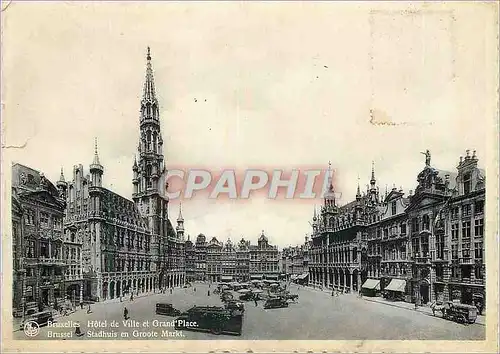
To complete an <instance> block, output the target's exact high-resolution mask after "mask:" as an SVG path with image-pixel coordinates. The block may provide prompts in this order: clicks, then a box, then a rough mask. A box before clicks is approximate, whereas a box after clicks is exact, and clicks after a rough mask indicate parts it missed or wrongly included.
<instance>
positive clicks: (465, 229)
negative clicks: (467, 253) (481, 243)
mask: <svg viewBox="0 0 500 354" xmlns="http://www.w3.org/2000/svg"><path fill="white" fill-rule="evenodd" d="M469 237H470V221H465V222H462V238H469Z"/></svg>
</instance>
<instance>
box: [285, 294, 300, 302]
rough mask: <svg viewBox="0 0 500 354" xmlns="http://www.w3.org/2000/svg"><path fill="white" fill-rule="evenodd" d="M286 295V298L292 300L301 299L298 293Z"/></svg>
mask: <svg viewBox="0 0 500 354" xmlns="http://www.w3.org/2000/svg"><path fill="white" fill-rule="evenodd" d="M284 297H285V299H286V300H292V301H293V302H296V301H297V300H298V299H299V295H297V294H286V295H285V296H284Z"/></svg>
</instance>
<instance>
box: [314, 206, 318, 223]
mask: <svg viewBox="0 0 500 354" xmlns="http://www.w3.org/2000/svg"><path fill="white" fill-rule="evenodd" d="M316 220H318V215H317V214H316V205H315V206H314V215H313V221H316Z"/></svg>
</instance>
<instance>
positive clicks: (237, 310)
mask: <svg viewBox="0 0 500 354" xmlns="http://www.w3.org/2000/svg"><path fill="white" fill-rule="evenodd" d="M224 307H225V308H226V309H228V310H230V311H231V312H232V314H233V315H234V316H237V315H243V313H244V312H245V305H243V303H242V302H240V301H236V300H229V301H227V302H226V303H225V305H224Z"/></svg>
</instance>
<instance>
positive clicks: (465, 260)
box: [459, 256, 474, 265]
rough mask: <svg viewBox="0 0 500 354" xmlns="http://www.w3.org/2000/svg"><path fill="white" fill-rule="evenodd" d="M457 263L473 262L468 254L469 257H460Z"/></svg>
mask: <svg viewBox="0 0 500 354" xmlns="http://www.w3.org/2000/svg"><path fill="white" fill-rule="evenodd" d="M459 263H460V264H470V265H472V264H474V262H473V260H472V258H471V257H470V256H469V257H462V258H460V259H459Z"/></svg>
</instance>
